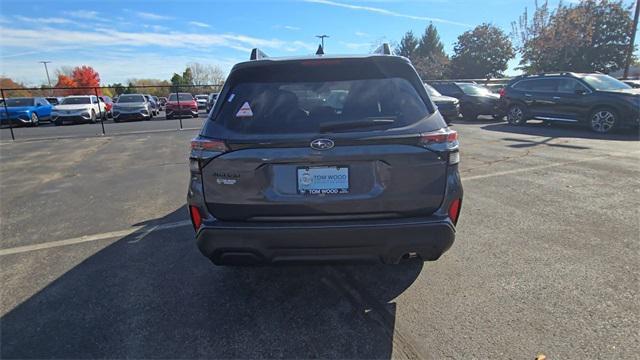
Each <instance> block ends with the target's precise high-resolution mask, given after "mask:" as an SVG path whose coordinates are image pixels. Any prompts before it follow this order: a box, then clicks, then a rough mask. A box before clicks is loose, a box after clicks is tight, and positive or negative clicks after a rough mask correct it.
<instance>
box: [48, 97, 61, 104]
mask: <svg viewBox="0 0 640 360" xmlns="http://www.w3.org/2000/svg"><path fill="white" fill-rule="evenodd" d="M47 101H48V102H49V104H51V105H58V104H59V103H60V102H59V101H58V99H56V98H47Z"/></svg>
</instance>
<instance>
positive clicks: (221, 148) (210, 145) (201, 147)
mask: <svg viewBox="0 0 640 360" xmlns="http://www.w3.org/2000/svg"><path fill="white" fill-rule="evenodd" d="M191 149H192V150H196V151H217V152H226V151H228V150H229V149H228V148H227V145H226V144H225V143H224V141H222V140H214V139H207V138H202V137H197V138H194V139H192V140H191Z"/></svg>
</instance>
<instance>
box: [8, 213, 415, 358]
mask: <svg viewBox="0 0 640 360" xmlns="http://www.w3.org/2000/svg"><path fill="white" fill-rule="evenodd" d="M185 219H186V210H185V208H180V209H178V210H176V211H174V212H172V213H170V214H167V215H166V216H164V217H163V218H161V219H156V221H151V222H149V223H148V225H146V226H145V228H144V229H143V230H142V231H144V230H145V229H147V228H148V227H150V226H152V225H153V224H158V223H168V222H175V221H181V220H185ZM136 236H137V234H132V235H130V236H128V237H125V238H122V239H120V240H118V241H116V242H115V243H113V244H112V245H110V246H108V247H106V248H104V249H103V250H101V251H99V252H98V253H96V254H94V255H93V256H91V257H89V258H87V259H86V260H84V261H83V262H82V263H80V264H79V265H77V266H76V267H74V268H72V269H71V270H69V271H68V272H66V273H65V274H64V275H62V276H61V277H59V278H58V279H56V280H55V281H53V282H52V283H50V284H49V285H48V286H47V287H45V288H44V289H42V290H41V291H39V292H38V293H36V294H35V295H33V296H32V297H31V298H29V299H28V300H26V301H25V302H23V303H22V304H20V305H19V306H17V307H16V308H14V309H13V310H11V311H10V312H9V313H7V314H6V315H5V316H4V317H3V318H2V319H1V320H0V327H1V334H2V349H1V356H0V357H1V358H4V359H7V358H98V357H100V358H104V357H108V358H125V357H126V358H315V357H322V358H361V359H364V358H367V359H371V358H378V359H384V358H390V357H391V354H392V348H393V346H392V340H393V332H394V323H395V304H394V303H393V302H391V301H392V300H393V299H394V298H396V297H397V296H398V295H399V294H401V293H402V292H403V291H404V290H405V289H407V288H408V287H409V286H410V285H411V284H412V283H413V282H414V281H415V279H416V278H417V277H418V275H419V274H420V272H421V270H422V266H423V264H422V262H420V261H417V262H409V263H406V264H402V265H397V266H389V265H323V266H279V267H215V266H214V265H212V264H211V263H210V262H209V261H208V260H207V259H205V258H204V257H203V256H202V255H201V254H200V253H199V252H198V250H197V248H196V245H195V242H194V240H193V230H192V229H191V228H190V227H189V226H183V227H179V228H173V229H164V230H161V231H154V232H151V233H149V234H148V235H147V236H146V237H144V238H142V239H141V240H139V242H131V241H132V240H133V239H136ZM65 251H70V250H69V249H67V250H65Z"/></svg>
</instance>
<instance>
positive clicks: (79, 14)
mask: <svg viewBox="0 0 640 360" xmlns="http://www.w3.org/2000/svg"><path fill="white" fill-rule="evenodd" d="M63 14H65V15H68V16H71V17H75V18H78V19H85V20H96V19H99V18H100V17H99V16H98V12H97V11H93V10H74V11H64V12H63Z"/></svg>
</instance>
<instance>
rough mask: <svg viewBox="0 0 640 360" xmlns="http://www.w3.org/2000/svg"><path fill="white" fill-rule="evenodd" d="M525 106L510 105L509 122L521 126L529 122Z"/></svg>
mask: <svg viewBox="0 0 640 360" xmlns="http://www.w3.org/2000/svg"><path fill="white" fill-rule="evenodd" d="M526 114H527V113H526V111H525V109H524V107H523V106H522V105H520V104H515V105H511V106H509V111H508V112H507V122H508V123H509V124H511V125H515V126H520V125H525V124H526V123H527V115H526Z"/></svg>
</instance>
